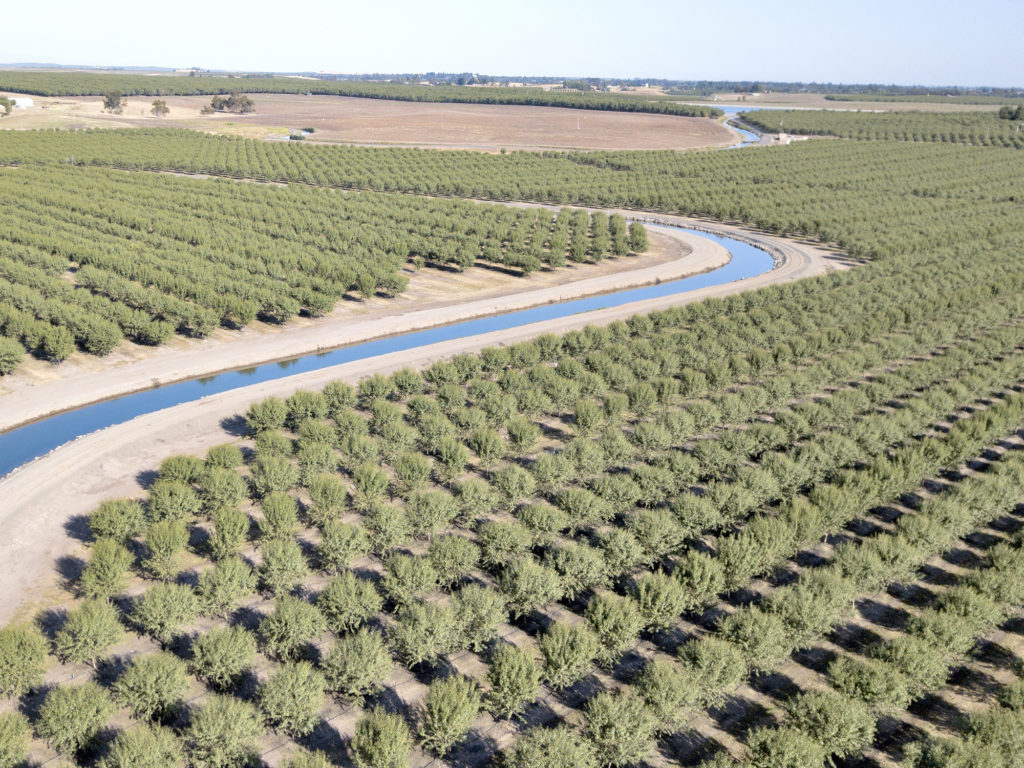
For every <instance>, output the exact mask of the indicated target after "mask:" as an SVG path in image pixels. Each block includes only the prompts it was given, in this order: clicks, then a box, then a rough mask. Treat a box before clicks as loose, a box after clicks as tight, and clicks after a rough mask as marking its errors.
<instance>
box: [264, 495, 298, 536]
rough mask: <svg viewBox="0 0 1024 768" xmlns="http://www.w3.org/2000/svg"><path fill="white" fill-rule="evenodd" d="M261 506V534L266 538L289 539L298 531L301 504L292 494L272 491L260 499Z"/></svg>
mask: <svg viewBox="0 0 1024 768" xmlns="http://www.w3.org/2000/svg"><path fill="white" fill-rule="evenodd" d="M260 508H261V509H262V510H263V517H262V518H260V520H259V525H260V535H261V536H262V537H263V539H264V540H269V539H289V538H291V537H292V536H294V535H295V534H296V533H297V532H298V530H299V505H298V503H297V502H296V501H295V499H293V498H292V497H291V496H288V495H287V494H284V493H281V492H280V491H272V492H271V493H268V494H267V495H266V496H264V497H263V498H262V499H261V500H260Z"/></svg>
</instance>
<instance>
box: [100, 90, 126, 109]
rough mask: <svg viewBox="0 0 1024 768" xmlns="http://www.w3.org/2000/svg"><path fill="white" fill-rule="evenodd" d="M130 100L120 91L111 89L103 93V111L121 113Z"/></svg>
mask: <svg viewBox="0 0 1024 768" xmlns="http://www.w3.org/2000/svg"><path fill="white" fill-rule="evenodd" d="M127 104H128V102H127V99H125V97H124V96H122V95H121V92H120V91H110V92H109V93H105V94H104V95H103V111H104V112H110V113H111V114H114V115H120V114H121V113H122V112H124V108H125V107H126V106H127Z"/></svg>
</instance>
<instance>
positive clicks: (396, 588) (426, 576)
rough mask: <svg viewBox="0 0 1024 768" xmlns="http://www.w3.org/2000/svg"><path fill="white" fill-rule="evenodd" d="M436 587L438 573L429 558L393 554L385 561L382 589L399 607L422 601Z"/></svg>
mask: <svg viewBox="0 0 1024 768" xmlns="http://www.w3.org/2000/svg"><path fill="white" fill-rule="evenodd" d="M436 587H437V572H436V571H435V570H434V566H433V565H431V563H430V560H429V559H428V558H426V557H416V556H414V555H400V554H392V555H388V556H387V557H386V558H385V559H384V579H383V581H382V583H381V588H382V589H383V590H384V593H385V594H386V595H387V596H388V597H389V598H390V599H392V600H394V602H395V603H396V604H397V605H406V604H407V603H410V602H412V601H413V600H418V599H421V598H423V597H424V596H426V595H427V594H428V593H430V592H433V591H434V589H435V588H436Z"/></svg>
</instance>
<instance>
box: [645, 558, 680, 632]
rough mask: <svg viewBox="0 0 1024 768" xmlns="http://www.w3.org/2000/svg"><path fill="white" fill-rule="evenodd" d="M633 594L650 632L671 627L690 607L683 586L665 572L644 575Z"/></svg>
mask: <svg viewBox="0 0 1024 768" xmlns="http://www.w3.org/2000/svg"><path fill="white" fill-rule="evenodd" d="M631 593H632V596H633V599H634V600H635V601H636V605H637V608H638V609H639V611H640V614H641V615H642V616H643V618H644V622H645V626H646V628H647V629H650V630H660V629H667V628H669V627H671V626H672V625H673V624H674V623H675V622H676V621H677V620H678V618H679V616H680V614H682V612H683V611H685V610H686V609H687V608H688V607H689V601H688V600H687V596H686V593H685V592H684V591H683V588H682V586H681V585H680V584H679V582H678V581H676V580H675V579H673V578H672V577H671V576H669V575H668V574H666V573H664V572H663V571H652V572H649V573H644V574H642V575H641V576H640V577H639V578H638V579H637V580H636V583H635V585H634V586H633V589H632V590H631Z"/></svg>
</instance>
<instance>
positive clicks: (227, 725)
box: [185, 694, 264, 768]
mask: <svg viewBox="0 0 1024 768" xmlns="http://www.w3.org/2000/svg"><path fill="white" fill-rule="evenodd" d="M263 734H264V728H263V725H262V723H261V722H260V716H259V712H257V710H256V707H254V706H253V705H252V704H249V703H248V702H245V701H242V700H241V699H236V698H235V697H233V696H219V695H217V694H214V695H212V696H209V697H207V698H206V699H204V701H203V704H202V706H200V707H199V708H198V709H197V710H195V711H194V712H193V713H192V718H191V723H190V724H189V728H188V730H187V731H186V732H185V736H186V738H187V740H188V745H189V755H190V757H191V761H192V763H193V764H194V765H195V766H197V767H198V768H238V766H245V765H249V764H251V763H253V762H255V761H256V760H257V759H258V758H259V752H258V746H259V740H260V738H262V736H263Z"/></svg>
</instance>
